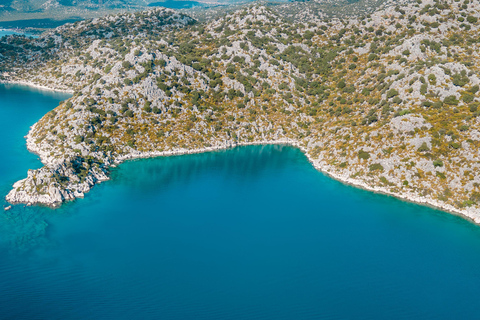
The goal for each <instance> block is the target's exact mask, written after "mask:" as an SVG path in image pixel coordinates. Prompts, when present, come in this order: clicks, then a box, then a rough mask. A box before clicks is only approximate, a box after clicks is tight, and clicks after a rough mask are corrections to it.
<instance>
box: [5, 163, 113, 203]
mask: <svg viewBox="0 0 480 320" xmlns="http://www.w3.org/2000/svg"><path fill="white" fill-rule="evenodd" d="M107 172H108V171H107V169H106V168H104V167H102V166H101V165H98V164H93V165H89V164H88V163H87V164H85V163H83V162H81V163H78V159H73V160H71V161H68V160H67V161H64V162H63V163H61V164H57V165H54V166H51V167H50V166H45V167H42V168H40V169H37V170H29V171H28V176H27V178H25V179H23V180H20V181H18V182H16V183H15V184H14V185H13V189H12V190H11V191H10V192H9V193H8V195H7V197H6V199H7V201H8V202H10V203H26V204H44V205H49V206H58V205H60V204H61V203H63V202H65V201H68V200H73V199H75V198H78V197H83V195H84V193H86V192H88V191H90V189H91V188H92V187H93V186H94V185H95V184H96V183H99V182H101V181H105V180H107V179H108V176H107Z"/></svg>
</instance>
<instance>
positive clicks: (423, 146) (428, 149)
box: [418, 142, 430, 152]
mask: <svg viewBox="0 0 480 320" xmlns="http://www.w3.org/2000/svg"><path fill="white" fill-rule="evenodd" d="M426 151H430V148H429V147H428V145H427V143H426V142H424V143H422V145H421V146H420V147H418V152H426Z"/></svg>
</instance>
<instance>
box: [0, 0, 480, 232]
mask: <svg viewBox="0 0 480 320" xmlns="http://www.w3.org/2000/svg"><path fill="white" fill-rule="evenodd" d="M288 6H292V7H291V9H292V8H294V6H295V4H289V5H285V6H280V7H271V8H270V7H267V6H260V5H252V6H249V7H246V8H244V9H241V10H238V11H235V12H232V13H229V14H226V15H224V16H223V17H221V18H218V19H216V20H214V21H207V22H202V23H200V22H197V21H195V20H194V19H192V18H190V17H188V16H186V15H184V14H180V13H178V12H175V11H173V10H168V9H154V10H149V11H144V12H138V13H129V14H119V15H112V16H106V17H104V18H98V19H94V20H90V21H82V22H78V23H75V24H68V25H65V26H62V27H59V28H57V29H55V30H52V31H49V32H47V33H45V34H43V35H42V36H41V37H39V38H38V39H28V38H23V37H18V36H12V37H7V38H3V39H2V40H1V43H0V54H1V63H0V66H1V68H2V70H4V72H5V73H4V77H3V81H7V82H15V81H17V82H18V81H23V82H26V81H28V82H29V83H31V84H35V85H41V86H45V87H48V88H52V89H60V90H67V91H68V90H70V91H71V92H73V96H72V98H70V99H68V100H67V101H64V102H62V103H61V104H60V105H59V106H58V107H57V108H55V109H54V110H52V111H50V112H49V113H47V114H46V115H45V116H44V117H43V118H42V119H41V120H40V121H39V122H38V123H36V124H35V125H34V126H33V127H32V128H31V130H30V132H29V134H28V136H27V147H28V149H29V150H30V151H32V152H35V153H37V154H38V155H39V156H40V158H41V160H42V162H43V164H44V167H42V168H40V169H38V170H31V171H29V172H28V176H27V178H26V179H24V180H21V181H19V182H17V183H15V185H14V186H13V189H12V191H11V192H10V193H9V194H8V195H7V200H8V201H9V202H12V203H17V202H22V203H30V204H34V203H42V204H47V205H52V206H55V205H59V204H61V203H62V202H64V201H67V200H72V199H74V198H76V197H83V196H84V194H85V193H86V192H88V191H89V190H90V189H91V188H92V187H93V186H94V185H95V184H96V183H98V182H101V181H103V180H106V179H108V170H109V168H110V167H111V166H113V165H116V164H118V163H121V162H122V161H124V160H126V159H132V158H139V157H151V156H164V155H171V154H182V153H191V152H204V151H209V150H216V149H222V148H228V147H232V146H236V145H246V144H260V143H285V144H290V145H294V146H297V147H299V148H301V149H302V150H303V151H304V152H305V154H306V155H307V156H308V158H309V160H310V161H311V162H312V164H313V165H315V167H316V168H318V169H319V170H321V171H323V172H325V173H327V174H329V175H331V176H332V177H334V178H336V179H339V180H341V181H344V182H347V183H350V184H353V185H356V186H359V187H363V188H366V189H369V190H372V191H376V192H382V193H386V194H390V195H393V196H397V197H401V198H404V199H408V200H411V201H415V202H418V203H424V204H428V205H432V206H436V207H439V208H442V209H443V210H447V211H450V212H455V213H458V214H461V215H463V216H465V217H468V218H470V219H472V220H473V221H475V222H477V223H479V222H480V209H479V203H480V170H479V167H480V162H479V147H480V121H479V117H478V116H479V114H480V110H479V109H478V106H479V105H480V103H479V97H478V93H479V84H480V74H479V71H478V70H480V69H479V67H480V61H479V56H478V49H479V43H480V38H479V36H478V31H479V23H478V18H479V17H480V3H479V2H478V1H465V2H455V1H423V2H405V3H402V4H398V3H396V4H393V3H388V2H387V3H386V4H385V5H383V6H382V7H380V8H378V9H377V10H376V11H375V12H373V13H372V14H371V15H368V16H365V17H362V18H349V17H343V18H335V17H327V16H325V15H323V14H320V13H319V14H317V15H316V16H315V14H313V13H312V14H311V15H305V16H304V17H303V18H302V19H303V20H300V21H296V22H292V21H291V20H288V19H287V16H288V15H287V14H285V12H286V11H288ZM292 10H293V9H292ZM293 11H294V10H293ZM294 12H295V11H294Z"/></svg>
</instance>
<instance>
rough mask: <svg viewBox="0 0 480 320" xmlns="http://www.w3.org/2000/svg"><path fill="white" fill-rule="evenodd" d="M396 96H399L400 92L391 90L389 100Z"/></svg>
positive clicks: (388, 94) (388, 93)
mask: <svg viewBox="0 0 480 320" xmlns="http://www.w3.org/2000/svg"><path fill="white" fill-rule="evenodd" d="M395 96H398V91H397V90H395V89H390V90H388V92H387V99H390V98H393V97H395Z"/></svg>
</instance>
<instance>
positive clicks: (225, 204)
mask: <svg viewBox="0 0 480 320" xmlns="http://www.w3.org/2000/svg"><path fill="white" fill-rule="evenodd" d="M67 97H68V96H66V95H64V94H57V93H49V92H45V91H37V90H33V89H29V88H26V87H20V86H5V85H2V86H0V112H1V114H2V117H0V130H1V134H2V136H3V139H0V148H1V150H2V154H3V156H2V157H1V158H0V159H1V160H0V161H2V165H1V166H0V193H1V194H2V197H3V196H4V195H5V194H6V193H7V192H8V191H9V189H10V187H11V185H12V183H13V182H14V181H16V180H17V179H19V178H23V177H24V176H25V175H26V172H27V169H28V168H36V167H39V166H40V165H41V164H40V162H39V161H38V159H37V156H35V155H33V154H30V153H28V151H27V150H26V148H25V141H24V138H23V136H24V135H25V134H26V133H27V132H28V128H29V126H30V125H32V124H33V123H34V122H35V121H37V120H38V119H39V118H40V117H41V116H42V115H43V114H44V113H45V112H47V111H49V110H50V109H52V108H53V107H55V106H56V105H57V104H58V102H59V101H60V100H62V99H65V98H67ZM111 176H112V179H111V180H110V181H107V182H104V183H102V184H100V185H98V186H96V187H95V188H94V189H93V190H92V192H90V193H89V194H87V196H86V197H85V199H81V200H77V201H75V202H71V203H68V204H66V205H64V206H62V207H61V208H60V209H56V210H52V209H48V208H41V207H24V206H23V205H17V206H14V208H13V209H12V210H11V211H7V212H3V211H1V212H0V288H1V293H2V294H1V295H0V319H181V320H185V319H475V318H479V317H480V311H479V307H478V300H479V296H480V272H479V270H480V228H479V227H477V226H475V225H473V224H471V223H469V222H467V221H465V220H463V219H461V218H459V217H456V216H452V215H450V214H447V213H443V212H440V211H436V210H433V209H430V208H426V207H422V206H418V205H415V204H411V203H406V202H402V201H399V200H396V199H394V198H391V197H387V196H383V195H377V194H373V193H370V192H367V191H363V190H359V189H355V188H353V187H349V186H346V185H343V184H342V183H340V182H337V181H334V180H332V179H330V178H328V177H326V176H325V175H323V174H322V173H320V172H317V171H316V170H315V169H314V168H313V167H312V166H311V165H310V164H309V163H308V161H307V159H306V158H305V156H304V155H303V154H302V153H301V152H300V151H299V150H298V149H295V148H291V147H286V146H251V147H241V148H235V149H231V150H226V151H221V152H211V153H205V154H197V155H186V156H176V157H166V158H156V159H146V160H139V161H130V162H127V163H124V164H122V165H120V166H119V167H118V168H116V169H114V170H113V171H112V174H111ZM3 204H4V205H6V203H4V202H3Z"/></svg>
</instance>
